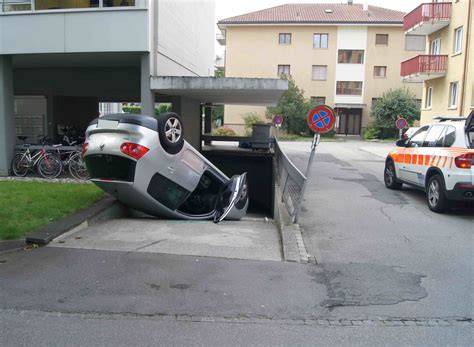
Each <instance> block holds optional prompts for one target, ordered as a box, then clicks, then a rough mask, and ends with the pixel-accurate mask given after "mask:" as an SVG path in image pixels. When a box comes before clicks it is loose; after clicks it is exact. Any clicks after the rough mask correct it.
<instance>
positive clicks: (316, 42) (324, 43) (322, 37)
mask: <svg viewBox="0 0 474 347" xmlns="http://www.w3.org/2000/svg"><path fill="white" fill-rule="evenodd" d="M328 41H329V34H313V48H328Z"/></svg>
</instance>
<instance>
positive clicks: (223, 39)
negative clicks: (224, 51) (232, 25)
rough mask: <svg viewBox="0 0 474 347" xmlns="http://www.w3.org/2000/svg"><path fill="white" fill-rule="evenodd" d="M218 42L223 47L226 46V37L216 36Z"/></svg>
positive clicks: (222, 35)
mask: <svg viewBox="0 0 474 347" xmlns="http://www.w3.org/2000/svg"><path fill="white" fill-rule="evenodd" d="M216 40H217V42H219V44H220V45H221V46H225V35H224V34H220V33H218V34H216Z"/></svg>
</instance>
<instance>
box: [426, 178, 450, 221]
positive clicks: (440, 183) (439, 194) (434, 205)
mask: <svg viewBox="0 0 474 347" xmlns="http://www.w3.org/2000/svg"><path fill="white" fill-rule="evenodd" d="M426 200H427V202H428V207H429V208H430V210H431V211H433V212H438V213H441V212H444V211H445V210H446V208H447V207H448V200H447V199H446V188H445V186H444V180H443V178H442V177H441V175H433V176H431V178H430V180H429V181H428V187H427V189H426Z"/></svg>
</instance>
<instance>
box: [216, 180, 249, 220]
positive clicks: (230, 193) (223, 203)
mask: <svg viewBox="0 0 474 347" xmlns="http://www.w3.org/2000/svg"><path fill="white" fill-rule="evenodd" d="M247 207H248V192H247V173H243V174H242V175H235V176H232V178H231V179H230V180H229V182H227V183H226V185H225V186H224V188H223V190H222V191H221V192H220V193H219V197H218V200H217V203H216V210H215V215H214V223H219V222H221V221H222V220H223V219H224V218H226V217H227V216H228V217H229V219H240V218H242V217H243V216H244V215H245V213H246V212H247Z"/></svg>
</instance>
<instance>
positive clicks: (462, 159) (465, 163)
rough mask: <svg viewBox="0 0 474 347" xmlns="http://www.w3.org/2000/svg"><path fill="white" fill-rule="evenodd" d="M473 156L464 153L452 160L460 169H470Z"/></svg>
mask: <svg viewBox="0 0 474 347" xmlns="http://www.w3.org/2000/svg"><path fill="white" fill-rule="evenodd" d="M473 156H474V154H472V153H466V154H463V155H460V156H458V157H456V158H454V163H455V164H456V166H457V167H458V168H460V169H470V168H471V166H472V157H473Z"/></svg>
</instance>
